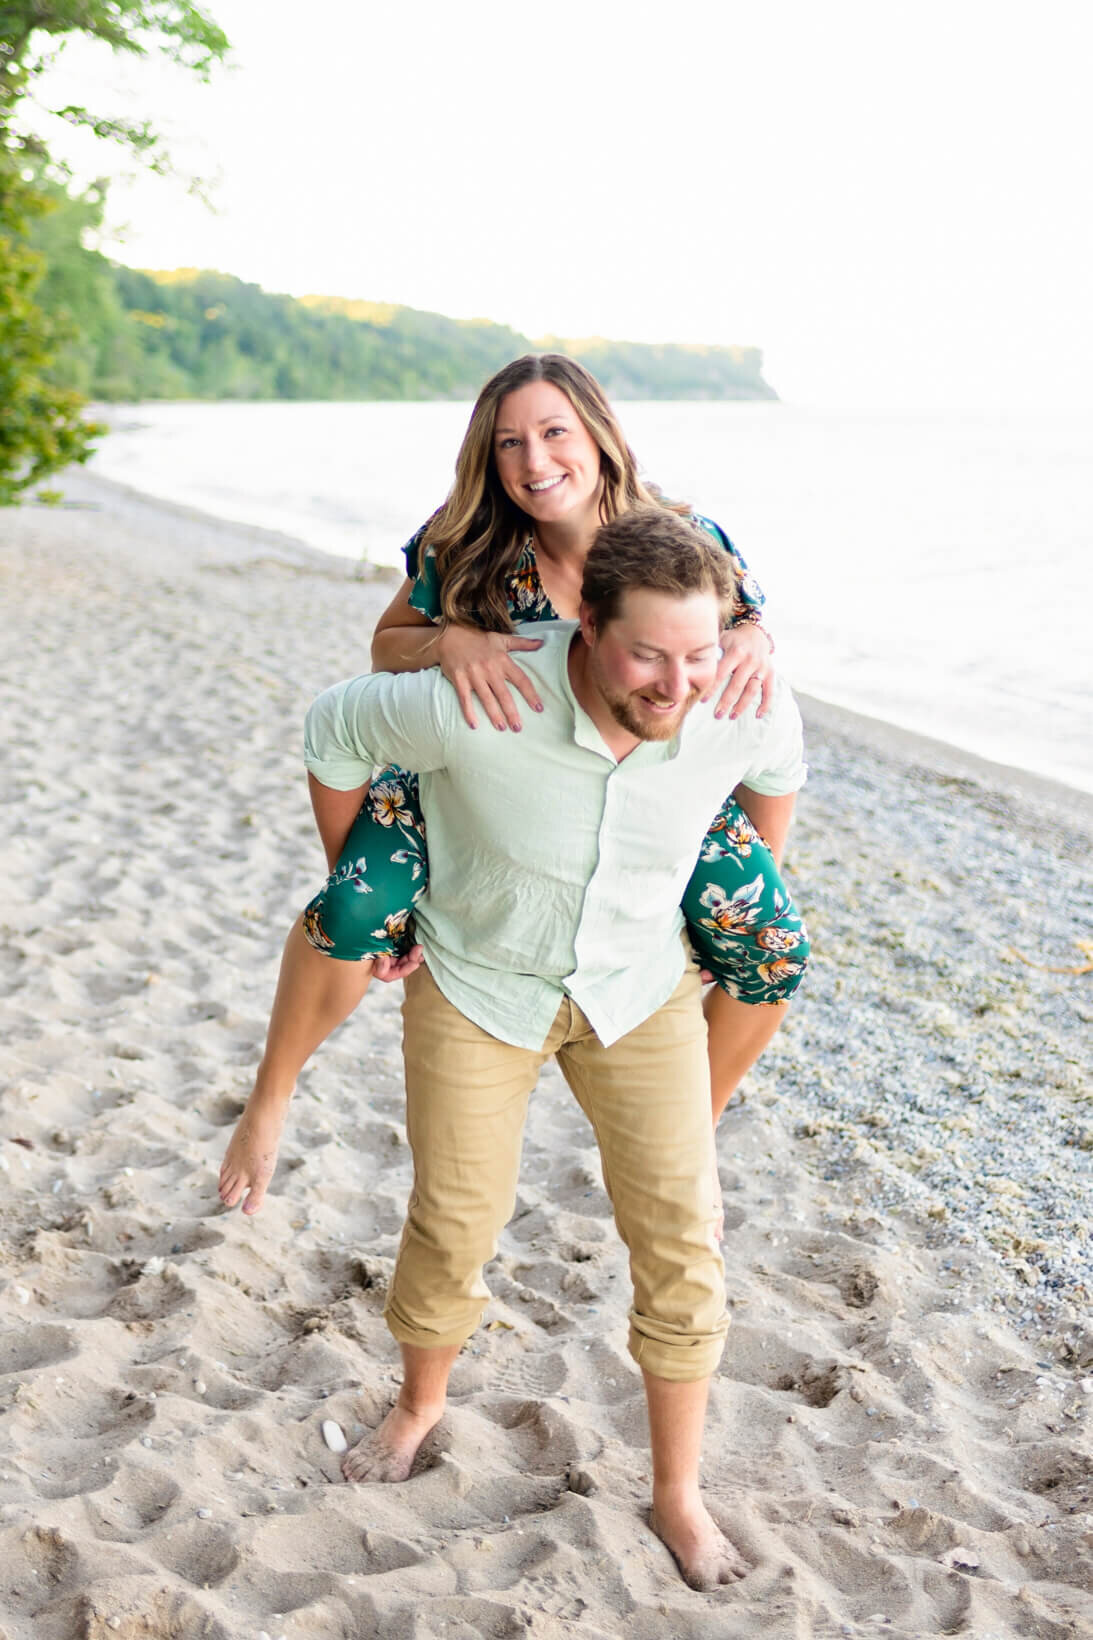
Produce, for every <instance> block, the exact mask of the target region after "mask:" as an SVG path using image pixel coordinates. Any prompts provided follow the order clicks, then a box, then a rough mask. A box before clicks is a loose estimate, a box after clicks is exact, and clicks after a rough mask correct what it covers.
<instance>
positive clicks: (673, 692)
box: [660, 661, 691, 701]
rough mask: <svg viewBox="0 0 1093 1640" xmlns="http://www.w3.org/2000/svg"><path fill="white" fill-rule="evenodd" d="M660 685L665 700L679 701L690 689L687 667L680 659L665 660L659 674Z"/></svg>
mask: <svg viewBox="0 0 1093 1640" xmlns="http://www.w3.org/2000/svg"><path fill="white" fill-rule="evenodd" d="M660 687H661V691H662V693H663V694H664V697H665V699H666V700H671V701H680V700H683V699H684V698H685V696H686V695H687V693H688V692H689V690H690V687H691V685H690V680H689V678H688V676H687V668H686V666H685V665H684V663H683V662H682V661H667V662H666V663H665V666H664V670H663V671H662V673H661V676H660Z"/></svg>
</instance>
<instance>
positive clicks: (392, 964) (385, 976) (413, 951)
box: [372, 945, 425, 985]
mask: <svg viewBox="0 0 1093 1640" xmlns="http://www.w3.org/2000/svg"><path fill="white" fill-rule="evenodd" d="M424 961H425V952H424V950H423V949H422V947H421V946H420V945H412V946H411V947H410V949H409V951H407V952H406V954H405V956H402V957H394V956H383V957H376V959H375V960H374V962H373V963H372V978H373V979H381V980H383V982H384V984H385V985H390V983H391V981H392V980H393V979H409V977H410V975H411V974H412V973H413V972H414V970H415V969H417V968H420V967H421V965H422V963H423V962H424Z"/></svg>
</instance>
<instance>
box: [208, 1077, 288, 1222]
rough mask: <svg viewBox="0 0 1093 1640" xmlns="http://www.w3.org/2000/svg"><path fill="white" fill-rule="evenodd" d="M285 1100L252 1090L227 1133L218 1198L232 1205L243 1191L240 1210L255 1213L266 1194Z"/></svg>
mask: <svg viewBox="0 0 1093 1640" xmlns="http://www.w3.org/2000/svg"><path fill="white" fill-rule="evenodd" d="M287 1109H288V1101H287V1100H280V1099H278V1100H271V1099H263V1098H260V1097H259V1096H258V1095H257V1094H252V1095H251V1097H250V1099H249V1101H248V1102H247V1108H246V1110H244V1112H243V1114H242V1116H241V1117H240V1118H239V1121H238V1122H237V1123H236V1128H235V1132H234V1133H233V1134H232V1136H231V1140H230V1142H229V1144H228V1149H227V1152H226V1154H225V1156H224V1161H223V1165H222V1166H221V1169H220V1200H221V1201H222V1202H223V1203H224V1206H225V1207H234V1206H235V1204H236V1202H238V1201H239V1200H240V1198H241V1197H243V1196H244V1195H245V1196H246V1198H247V1199H246V1201H244V1202H243V1211H244V1213H246V1214H247V1215H248V1216H249V1215H250V1214H252V1213H257V1211H258V1209H259V1208H260V1207H261V1205H262V1203H263V1201H264V1200H265V1197H266V1191H267V1189H268V1188H269V1182H270V1180H271V1179H272V1178H273V1170H274V1168H275V1167H276V1166H277V1149H278V1146H279V1145H280V1143H281V1129H282V1128H283V1127H284V1125H285V1111H286V1110H287Z"/></svg>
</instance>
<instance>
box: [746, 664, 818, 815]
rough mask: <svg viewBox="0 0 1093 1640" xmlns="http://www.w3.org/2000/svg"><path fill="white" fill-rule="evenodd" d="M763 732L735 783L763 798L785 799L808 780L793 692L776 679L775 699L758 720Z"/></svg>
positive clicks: (801, 730) (801, 727)
mask: <svg viewBox="0 0 1093 1640" xmlns="http://www.w3.org/2000/svg"><path fill="white" fill-rule="evenodd" d="M757 727H758V728H759V729H760V730H761V731H762V733H761V735H760V738H759V740H758V741H757V743H756V746H755V750H754V752H753V754H752V757H751V759H750V762H749V765H748V770H747V773H746V774H742V775H741V776H740V779H739V782H738V784H739V785H741V786H747V788H748V790H749V791H753V792H758V793H759V794H760V795H761V796H763V797H785V796H787V795H788V794H789V793H790V792H795V791H800V789H801V787H802V786H803V785H804V783H805V781H806V780H807V779H808V765H807V764H806V762H805V760H804V729H803V726H802V724H801V714H800V711H799V710H798V707H797V702H796V701H795V700H794V698H793V694H792V691H791V690H790V687H789V685H788V684H787V683H786V681H785V679H784V678H781V677H779V678H777V679H776V680H775V687H774V699H773V701H772V703H771V707H770V710H769V711H768V712H767V714H766V716H765V717H762V718H760V719H759V720H758V723H757Z"/></svg>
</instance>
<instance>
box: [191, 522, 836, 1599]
mask: <svg viewBox="0 0 1093 1640" xmlns="http://www.w3.org/2000/svg"><path fill="white" fill-rule="evenodd" d="M731 593H732V585H731V570H730V567H729V564H728V561H727V559H726V557H725V554H724V553H722V552H720V551H719V550H718V549H717V547H716V546H714V545H713V544H712V543H711V542H709V541H708V540H707V539H706V538H705V537H704V536H702V535H701V534H700V532H698V531H696V530H694V529H693V528H692V527H691V526H690V525H689V524H687V523H686V522H685V521H684V520H683V519H681V518H679V517H677V516H676V515H675V514H673V513H670V512H667V511H666V510H663V509H659V508H643V509H638V510H634V511H631V512H628V513H625V514H623V515H622V516H621V517H619V518H617V519H615V520H614V521H613V522H612V523H610V524H607V525H605V526H604V527H603V528H602V529H601V531H600V533H599V535H598V536H597V539H596V543H595V545H594V547H593V549H592V551H591V553H590V554H589V557H588V561H587V565H586V568H585V574H584V581H583V585H582V603H581V618H580V622H579V626H575V625H574V624H573V623H565V622H559V623H556V624H554V625H550V626H542V625H540V626H537V627H536V629H535V635H536V637H540V638H542V640H543V643H542V648H541V649H540V650H539V651H537V652H535V653H529V654H527V655H525V656H522V657H521V659H522V662H523V663H524V664H526V666H527V668H528V670H529V672H530V673H531V674H532V676H533V678H534V681H535V684H536V687H537V689H538V692H539V695H540V697H541V700H542V703H543V710H542V711H541V712H540V713H533V714H529V715H528V718H527V721H526V723H525V725H524V728H523V730H522V732H521V733H520V735H519V736H509V735H505V736H496V735H485V734H480V733H476V732H475V731H474V730H472V729H470V728H469V726H468V725H467V723H466V722H465V720H464V718H463V715H462V712H461V711H460V708H459V704H458V700H457V697H456V694H455V691H454V689H453V688H452V687H451V685H450V684H449V683H448V682H447V680H446V679H444V678H443V677H442V676H441V675H440V673H439V672H436V671H424V672H416V673H404V674H400V675H398V676H392V675H385V674H380V675H376V676H367V677H362V678H355V679H352V680H351V681H349V682H347V683H344V684H340V685H337V686H336V687H335V688H334V689H331V690H328V691H327V692H326V693H325V694H324V695H321V696H320V697H319V699H318V700H317V701H316V702H315V704H314V705H313V706H312V708H311V711H310V712H309V714H308V725H307V763H308V767H309V769H310V770H311V773H312V775H313V776H314V777H315V778H316V779H317V780H319V781H320V782H321V783H322V784H323V785H326V786H329V787H332V788H334V789H336V790H351V789H353V788H355V787H358V786H360V785H361V783H362V780H364V779H366V778H367V776H368V773H369V772H370V770H371V767H372V765H373V764H377V763H395V764H398V765H399V766H400V767H402V768H407V769H411V770H416V771H418V772H419V773H420V775H421V801H422V808H423V812H424V814H425V820H426V828H427V834H428V841H429V889H428V892H427V893H426V895H425V896H424V897H423V898H422V899H421V900H420V901H419V902H418V905H417V907H416V910H415V916H416V921H417V932H418V938H419V940H420V941H421V944H422V946H423V947H424V951H425V958H426V964H427V966H426V967H423V968H420V969H419V970H418V971H416V972H415V973H413V974H412V975H411V976H410V978H409V979H408V980H407V982H406V999H405V1002H404V1005H403V1016H404V1021H405V1031H404V1039H403V1040H404V1052H405V1058H406V1092H407V1132H408V1136H409V1139H410V1144H411V1148H412V1150H413V1156H414V1186H413V1191H412V1193H411V1197H410V1203H409V1209H408V1216H407V1222H406V1227H405V1230H404V1232H403V1238H402V1244H401V1247H400V1251H399V1257H398V1261H397V1264H396V1268H395V1273H394V1276H393V1278H392V1282H391V1289H390V1292H389V1295H388V1300H387V1308H386V1316H387V1322H388V1326H389V1327H390V1329H391V1331H392V1333H393V1334H394V1336H395V1338H396V1339H398V1341H399V1343H400V1345H401V1348H402V1355H403V1367H404V1379H403V1385H402V1389H401V1391H400V1394H399V1397H398V1401H397V1403H396V1405H395V1406H394V1408H393V1409H392V1411H391V1412H390V1413H389V1414H388V1416H387V1418H386V1419H385V1420H384V1421H383V1423H382V1424H381V1425H380V1426H379V1428H378V1429H377V1430H375V1431H374V1432H373V1433H371V1434H370V1435H369V1436H367V1437H366V1438H365V1439H364V1440H363V1441H362V1442H361V1443H360V1444H359V1445H358V1446H357V1447H355V1448H354V1449H353V1451H352V1452H350V1453H349V1454H348V1455H347V1457H346V1460H345V1464H344V1470H345V1474H346V1476H347V1477H348V1478H349V1479H351V1480H379V1481H398V1480H403V1479H405V1478H406V1476H407V1475H408V1474H409V1473H410V1469H411V1466H412V1464H413V1461H414V1458H415V1456H416V1454H417V1451H418V1449H419V1447H420V1445H421V1443H422V1441H423V1440H424V1438H425V1436H426V1435H427V1434H428V1433H429V1431H430V1430H431V1429H432V1428H433V1426H434V1425H435V1424H436V1423H437V1421H438V1420H439V1418H440V1417H441V1415H442V1413H443V1409H444V1404H445V1396H446V1390H447V1382H448V1376H449V1373H450V1371H451V1367H452V1364H453V1362H454V1361H455V1358H456V1356H457V1355H458V1353H459V1350H460V1348H461V1347H462V1345H463V1344H464V1342H465V1341H466V1339H467V1338H468V1337H469V1336H470V1334H471V1333H472V1332H473V1331H474V1328H475V1326H476V1325H477V1323H478V1320H479V1318H480V1316H481V1313H482V1309H483V1307H484V1304H485V1302H486V1299H487V1298H488V1292H487V1289H486V1287H485V1286H484V1284H483V1282H482V1268H483V1265H484V1264H485V1263H486V1262H487V1261H488V1260H489V1259H490V1258H491V1257H492V1256H493V1255H494V1253H495V1251H496V1246H497V1237H498V1235H499V1233H500V1231H501V1229H502V1227H503V1226H504V1224H505V1222H506V1221H507V1219H508V1218H509V1216H510V1215H511V1213H512V1209H513V1205H514V1200H515V1192H516V1182H517V1175H518V1170H519V1154H520V1139H521V1131H522V1127H523V1121H524V1114H525V1111H526V1107H527V1100H528V1096H529V1094H530V1092H531V1089H532V1088H533V1086H534V1084H535V1081H536V1078H537V1075H538V1072H539V1069H540V1067H541V1066H542V1064H543V1063H544V1062H545V1061H546V1059H547V1058H549V1057H550V1056H551V1055H557V1058H558V1061H559V1064H560V1066H561V1069H562V1071H563V1074H564V1075H565V1077H566V1079H567V1081H568V1082H569V1084H570V1087H571V1088H572V1089H573V1091H574V1093H575V1094H576V1096H577V1099H578V1100H579V1102H580V1104H581V1106H582V1108H583V1109H584V1111H585V1113H586V1114H587V1115H588V1117H589V1120H590V1121H591V1123H592V1125H593V1128H594V1130H595V1132H596V1137H597V1141H598V1143H599V1146H600V1153H601V1158H602V1162H603V1170H604V1181H605V1184H606V1187H607V1190H608V1194H609V1195H610V1197H611V1200H612V1205H613V1207H614V1211H615V1219H616V1223H617V1225H618V1227H619V1231H620V1234H621V1235H622V1237H623V1240H624V1241H625V1242H626V1244H627V1247H628V1248H629V1250H630V1255H631V1269H632V1273H633V1278H634V1301H633V1306H632V1308H631V1311H630V1351H631V1354H632V1355H633V1356H634V1359H635V1360H636V1362H637V1363H638V1366H639V1367H640V1368H641V1371H642V1374H643V1378H644V1381H645V1391H646V1398H647V1403H648V1409H649V1425H650V1435H651V1444H652V1453H653V1511H652V1516H651V1519H652V1523H653V1526H654V1529H655V1530H656V1531H657V1532H658V1534H659V1535H660V1537H661V1538H662V1539H663V1540H664V1542H665V1543H666V1544H667V1546H668V1548H669V1549H670V1550H671V1552H672V1553H673V1555H674V1556H675V1558H676V1560H677V1562H678V1564H679V1566H680V1568H681V1570H682V1572H683V1575H684V1577H685V1578H686V1580H687V1581H688V1582H689V1583H690V1584H691V1585H692V1586H693V1587H696V1588H702V1589H712V1588H716V1587H717V1585H718V1584H719V1583H724V1582H729V1581H731V1580H732V1579H733V1578H735V1577H738V1576H742V1575H743V1573H744V1571H745V1570H746V1567H745V1565H744V1562H743V1561H742V1559H741V1557H740V1555H739V1554H738V1552H737V1551H736V1549H735V1548H734V1547H733V1545H732V1544H731V1543H730V1542H729V1541H728V1539H727V1538H725V1537H724V1536H723V1534H722V1533H721V1531H720V1529H719V1528H718V1527H717V1525H716V1524H715V1523H714V1521H713V1519H712V1518H711V1516H710V1515H709V1513H708V1512H707V1510H706V1508H705V1505H704V1504H703V1502H702V1499H701V1495H700V1492H699V1485H698V1463H699V1452H700V1447H701V1439H702V1426H703V1421H704V1417H705V1408H706V1398H707V1391H708V1386H709V1379H710V1375H711V1373H712V1372H713V1370H714V1368H715V1367H716V1366H717V1363H718V1361H719V1359H720V1356H721V1351H722V1348H723V1344H724V1338H725V1332H726V1328H727V1317H726V1313H725V1303H724V1272H723V1267H722V1263H721V1257H720V1253H719V1250H718V1246H717V1241H716V1238H715V1236H714V1233H713V1223H712V1220H713V1205H712V1201H711V1190H710V1179H711V1176H712V1174H713V1173H714V1169H715V1159H714V1154H713V1136H712V1131H711V1125H710V1098H709V1069H708V1064H707V1056H706V1032H705V1023H704V1020H703V1016H702V1010H701V1001H700V992H701V985H700V981H699V977H698V974H697V972H696V969H695V965H694V962H693V960H689V958H688V954H687V953H686V952H685V950H684V947H683V943H682V938H681V930H682V916H681V913H680V910H679V902H680V898H681V896H682V893H683V889H684V887H685V885H686V883H687V881H688V878H689V877H690V874H691V872H692V870H693V867H694V862H695V859H696V857H697V855H698V852H699V848H700V845H701V843H702V839H703V836H704V834H705V830H706V826H707V824H708V822H709V817H710V815H711V814H713V813H715V812H716V810H717V809H718V807H719V805H720V804H721V802H722V800H723V798H724V795H725V793H726V792H727V791H729V790H731V789H732V788H734V787H735V786H736V785H738V784H741V783H743V784H745V785H747V787H748V788H749V791H750V792H751V793H753V794H755V799H754V802H753V801H752V800H751V799H749V810H752V811H755V810H756V809H757V810H758V811H759V816H758V817H759V821H760V825H761V827H762V829H764V830H768V829H769V830H770V831H771V832H772V833H776V834H778V835H784V833H785V829H786V827H787V826H788V822H789V815H790V813H791V811H792V807H793V802H794V793H795V792H796V790H797V788H798V787H799V786H800V785H801V783H802V781H803V779H804V765H803V763H802V761H801V728H800V717H799V715H798V713H797V709H796V706H795V705H794V703H793V700H792V697H791V696H790V694H789V691H788V690H787V689H786V687H785V685H784V684H779V685H778V688H777V692H776V694H775V698H774V701H773V704H772V707H771V709H770V711H769V712H768V713H767V715H766V716H765V717H763V718H762V719H756V718H755V717H754V715H746V716H744V717H742V718H739V719H736V720H733V721H718V720H716V719H715V718H714V716H713V705H712V704H709V705H707V704H698V703H699V698H700V696H701V695H702V694H703V693H704V692H705V691H706V690H707V689H709V687H710V685H711V684H712V682H713V679H714V675H715V672H716V669H717V662H718V659H719V657H720V645H719V638H720V633H721V629H722V625H723V618H722V617H723V611H724V609H725V608H726V607H727V605H728V604H729V603H730V601H731ZM283 1115H284V1110H283V1107H282V1108H281V1109H280V1110H278V1111H270V1110H265V1109H262V1110H256V1111H253V1112H252V1111H251V1109H250V1106H249V1105H248V1109H247V1112H246V1113H245V1114H244V1117H243V1118H242V1120H241V1122H240V1128H239V1130H238V1133H237V1137H236V1139H234V1140H233V1141H232V1148H230V1149H229V1160H232V1158H233V1153H234V1160H232V1166H231V1168H230V1169H229V1170H228V1172H227V1177H226V1180H225V1181H223V1182H222V1194H223V1196H224V1199H225V1201H226V1202H228V1204H229V1205H233V1204H234V1202H235V1201H237V1200H239V1198H240V1196H241V1195H242V1194H243V1192H244V1190H246V1189H248V1188H249V1189H250V1190H251V1191H252V1192H253V1191H254V1190H255V1189H256V1188H257V1189H258V1191H259V1192H260V1193H264V1190H265V1185H266V1182H267V1181H268V1178H269V1176H270V1174H271V1173H272V1161H273V1159H274V1158H275V1156H276V1145H277V1140H278V1138H279V1134H280V1124H281V1121H282V1120H283ZM227 1166H228V1164H227V1163H226V1168H227Z"/></svg>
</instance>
